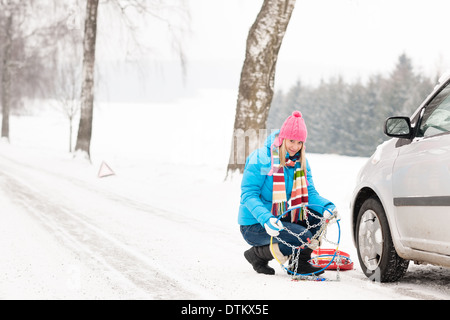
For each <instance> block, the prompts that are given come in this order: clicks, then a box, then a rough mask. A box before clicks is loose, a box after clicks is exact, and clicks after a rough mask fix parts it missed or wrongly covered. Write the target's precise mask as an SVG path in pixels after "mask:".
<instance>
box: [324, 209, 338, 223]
mask: <svg viewBox="0 0 450 320" xmlns="http://www.w3.org/2000/svg"><path fill="white" fill-rule="evenodd" d="M323 217H324V218H325V220H326V222H327V223H329V222H331V221H333V222H334V221H337V220H339V219H340V218H341V217H340V216H339V212H338V210H337V208H334V209H333V210H332V211H331V213H330V211H328V210H325V212H324V214H323Z"/></svg>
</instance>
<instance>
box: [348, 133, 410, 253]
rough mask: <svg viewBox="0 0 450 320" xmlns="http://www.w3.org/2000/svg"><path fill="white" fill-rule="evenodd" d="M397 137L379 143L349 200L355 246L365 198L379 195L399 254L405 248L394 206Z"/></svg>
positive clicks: (362, 169)
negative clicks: (358, 219) (401, 240)
mask: <svg viewBox="0 0 450 320" xmlns="http://www.w3.org/2000/svg"><path fill="white" fill-rule="evenodd" d="M397 140H398V139H391V140H388V141H386V142H385V143H383V144H381V145H380V146H378V148H377V150H376V151H375V153H374V154H373V155H372V156H371V157H370V158H369V160H368V161H367V162H366V164H365V165H364V166H363V167H362V168H361V170H360V172H359V173H358V175H357V181H356V187H355V189H354V191H353V195H352V201H351V204H350V222H351V230H352V237H353V243H354V245H355V246H356V219H357V216H358V213H359V209H360V208H361V206H362V204H363V202H364V200H366V199H368V198H369V197H372V196H376V197H377V198H378V199H379V201H380V202H381V205H382V206H383V208H384V210H385V212H386V217H387V219H388V223H389V228H390V232H391V236H392V241H393V243H394V246H395V248H396V250H397V253H398V255H400V256H404V255H405V252H406V251H405V248H404V247H403V245H402V243H401V242H400V234H399V232H398V228H397V223H396V219H395V210H396V208H395V206H394V202H393V198H392V168H393V166H394V162H395V159H396V158H397V155H398V149H397V148H395V144H396V142H397Z"/></svg>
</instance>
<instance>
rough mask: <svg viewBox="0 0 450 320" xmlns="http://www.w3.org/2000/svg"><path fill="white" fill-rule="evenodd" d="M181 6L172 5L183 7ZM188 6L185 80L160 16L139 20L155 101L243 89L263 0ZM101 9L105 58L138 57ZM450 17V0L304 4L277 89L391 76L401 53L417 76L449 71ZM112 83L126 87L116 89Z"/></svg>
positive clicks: (195, 1)
mask: <svg viewBox="0 0 450 320" xmlns="http://www.w3.org/2000/svg"><path fill="white" fill-rule="evenodd" d="M180 1H181V0H165V3H167V4H174V5H175V6H178V5H179V4H180ZM184 1H185V2H186V3H187V4H188V7H189V11H190V30H191V31H190V32H189V33H183V35H182V36H181V38H182V39H183V40H184V41H183V43H184V51H185V53H186V56H187V63H188V65H187V66H188V68H187V77H186V78H185V79H184V80H185V81H183V79H182V76H181V68H180V66H179V61H178V60H177V57H176V56H175V55H174V53H173V48H172V47H171V46H170V41H169V37H168V34H167V33H165V32H164V30H163V29H164V24H161V21H159V20H158V19H154V18H153V17H145V18H138V17H137V18H136V19H135V20H136V23H137V25H144V27H143V28H140V31H139V32H140V33H139V36H138V38H140V39H142V40H143V41H145V42H146V43H148V45H149V46H150V47H151V49H152V50H151V51H150V53H148V54H147V55H146V56H145V58H146V59H147V60H149V61H150V65H151V67H149V66H148V65H147V66H146V68H147V69H145V68H140V70H139V71H140V72H142V73H143V74H145V76H146V83H145V85H146V87H145V89H143V90H144V91H145V92H146V93H147V94H148V95H149V96H155V94H156V93H158V94H163V95H165V96H170V97H173V96H174V95H175V93H176V94H178V95H186V94H191V93H192V92H197V91H198V90H201V89H211V88H212V89H216V88H218V89H227V90H237V89H238V86H239V77H240V73H241V69H242V64H243V62H244V58H245V44H246V39H247V35H248V31H249V29H250V27H251V25H252V24H253V22H254V21H255V19H256V16H257V14H258V12H259V11H260V9H261V6H262V3H263V0H184ZM104 8H105V7H104ZM100 12H101V13H102V15H101V17H105V18H104V19H103V20H102V18H100V22H99V25H100V27H99V36H98V38H97V39H98V40H99V48H98V49H99V50H98V54H99V57H103V58H105V57H108V59H109V58H111V57H113V56H116V57H119V59H120V57H122V58H123V56H124V54H123V52H124V51H125V50H121V49H120V48H127V49H128V51H129V52H131V53H133V54H134V52H136V51H137V50H134V48H133V47H131V48H130V47H127V41H126V40H123V39H126V37H124V35H123V34H122V33H123V30H122V31H121V29H120V27H119V26H120V23H119V22H118V21H117V18H111V17H108V11H107V10H101V11H100ZM167 12H170V14H169V16H170V17H171V22H173V24H174V27H177V26H181V27H183V26H185V25H186V23H185V21H184V20H183V19H181V18H180V15H177V14H174V13H173V11H167ZM449 15H450V0H297V3H296V7H295V9H294V12H293V15H292V17H291V20H290V23H289V26H288V29H287V33H286V35H285V37H284V40H283V43H282V46H281V50H280V53H279V56H278V63H277V70H276V78H275V89H276V90H278V89H283V90H288V89H289V88H290V87H292V86H293V85H294V84H295V82H296V81H297V80H301V81H302V82H303V83H304V84H317V83H318V82H319V81H320V80H321V79H325V80H328V79H329V78H330V77H333V76H337V75H341V76H343V77H344V79H345V80H346V81H353V80H355V79H357V78H360V79H362V80H365V79H367V77H368V76H371V75H374V74H378V73H382V74H386V73H387V72H390V71H392V70H393V69H394V67H395V64H396V63H397V60H398V57H399V56H400V55H401V54H402V53H406V54H407V55H408V56H409V57H410V58H412V62H413V65H414V67H416V68H417V70H416V71H417V72H423V73H424V74H425V75H427V76H432V77H435V76H436V74H437V73H438V71H442V72H443V71H444V70H447V69H450V41H449V40H448V38H447V34H446V30H447V29H448V27H447V23H446V22H447V20H448V16H449ZM112 17H114V16H112ZM158 21H159V22H158ZM158 23H159V24H158ZM141 37H142V38H141ZM118 45H119V48H118V47H117V46H118ZM100 60H101V59H100ZM440 73H441V72H440ZM126 77H128V78H129V79H128V80H124V79H125V78H126ZM119 78H120V79H119ZM113 81H116V82H117V81H121V82H120V83H117V84H115V85H116V87H115V86H114V84H111V82H113ZM108 82H109V84H108V85H109V86H110V87H111V88H112V89H109V90H111V91H115V90H116V89H115V88H123V89H122V90H121V91H124V92H131V90H133V89H134V88H136V87H138V86H139V85H140V84H137V83H139V82H142V81H141V78H140V77H136V76H131V78H130V75H128V76H123V77H122V76H120V77H118V76H110V77H108ZM125 86H127V90H125V89H124V88H125ZM130 94H132V95H139V94H140V93H139V92H133V93H130Z"/></svg>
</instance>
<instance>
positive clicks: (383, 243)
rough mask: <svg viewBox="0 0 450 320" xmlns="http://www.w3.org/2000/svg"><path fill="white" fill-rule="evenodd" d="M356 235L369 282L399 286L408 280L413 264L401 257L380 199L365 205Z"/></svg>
mask: <svg viewBox="0 0 450 320" xmlns="http://www.w3.org/2000/svg"><path fill="white" fill-rule="evenodd" d="M355 232H356V246H357V252H358V259H359V263H360V266H361V269H362V271H363V272H364V274H365V275H366V276H367V277H368V278H369V279H371V280H372V281H376V282H395V281H398V280H399V279H400V278H402V277H403V276H404V274H405V273H406V270H407V269H408V265H409V260H405V259H402V258H401V257H400V256H399V255H398V254H397V251H396V250H395V247H394V244H393V242H392V237H391V232H390V229H389V223H388V220H387V218H386V213H385V211H384V208H383V206H382V205H381V203H380V201H379V200H378V199H376V198H374V197H372V198H368V199H367V200H365V201H364V203H363V205H362V206H361V209H360V210H359V213H358V217H357V221H356V231H355Z"/></svg>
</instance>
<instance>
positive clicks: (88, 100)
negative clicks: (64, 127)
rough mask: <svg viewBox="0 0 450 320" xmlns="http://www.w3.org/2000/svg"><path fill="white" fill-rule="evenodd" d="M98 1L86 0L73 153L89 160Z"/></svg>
mask: <svg viewBox="0 0 450 320" xmlns="http://www.w3.org/2000/svg"><path fill="white" fill-rule="evenodd" d="M98 2H99V0H87V5H86V20H85V25H84V41H83V71H82V85H81V99H80V100H81V114H80V125H79V128H78V137H77V144H76V146H75V151H77V150H80V151H82V152H85V153H86V155H87V157H88V158H90V147H91V137H92V117H93V113H94V67H95V43H96V39H97V15H98Z"/></svg>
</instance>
